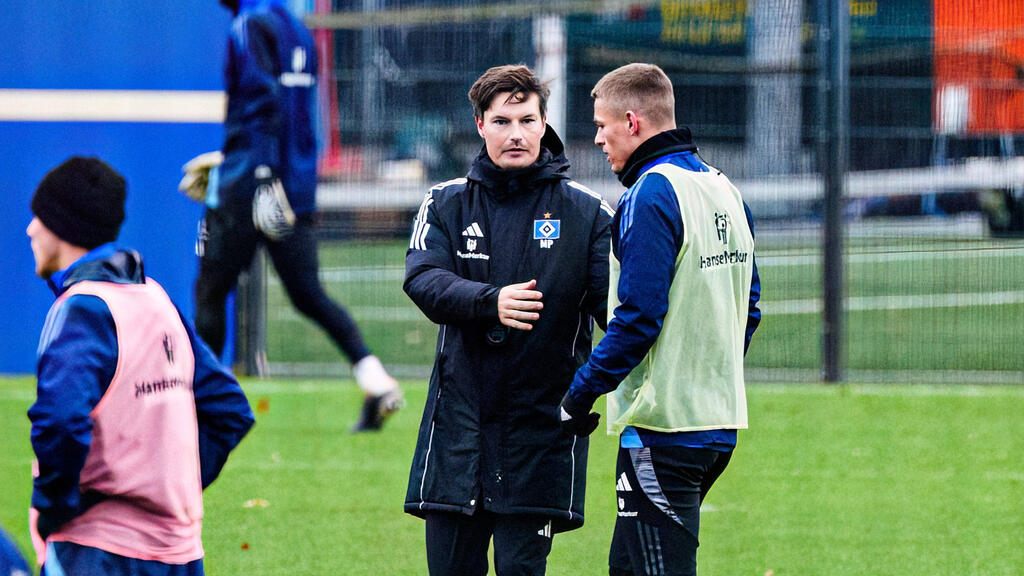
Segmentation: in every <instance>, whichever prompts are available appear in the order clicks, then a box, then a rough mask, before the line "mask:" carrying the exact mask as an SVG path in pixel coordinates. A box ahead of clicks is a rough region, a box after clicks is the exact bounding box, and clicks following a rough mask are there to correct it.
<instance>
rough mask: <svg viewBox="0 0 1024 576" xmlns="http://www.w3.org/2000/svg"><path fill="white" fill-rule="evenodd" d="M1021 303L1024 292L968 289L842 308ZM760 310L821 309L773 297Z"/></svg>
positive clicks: (866, 299) (861, 299)
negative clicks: (966, 291) (953, 292)
mask: <svg viewBox="0 0 1024 576" xmlns="http://www.w3.org/2000/svg"><path fill="white" fill-rule="evenodd" d="M1021 303H1024V291H1013V292H968V293H963V294H913V295H899V296H850V297H847V298H846V299H844V300H843V307H844V308H845V309H846V310H847V311H850V312H865V311H872V310H914V309H920V308H969V307H972V306H1001V305H1004V304H1021ZM759 307H760V308H761V311H762V312H763V313H764V314H765V315H766V316H767V315H769V314H772V315H777V316H782V315H786V314H817V313H820V312H821V310H822V301H821V300H820V299H818V298H809V299H804V300H777V301H771V300H769V301H766V302H761V303H760V304H759Z"/></svg>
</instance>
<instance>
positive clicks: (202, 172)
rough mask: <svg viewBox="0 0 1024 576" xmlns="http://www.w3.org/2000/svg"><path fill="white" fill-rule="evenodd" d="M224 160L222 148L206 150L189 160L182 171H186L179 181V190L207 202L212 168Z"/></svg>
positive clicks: (191, 197)
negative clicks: (211, 150)
mask: <svg viewBox="0 0 1024 576" xmlns="http://www.w3.org/2000/svg"><path fill="white" fill-rule="evenodd" d="M223 161H224V154H222V153H221V151H220V150H214V151H213V152H206V153H204V154H200V155H199V156H196V157H195V158H193V159H191V160H189V161H188V162H187V163H186V164H185V165H184V166H182V167H181V171H182V172H184V173H185V176H184V177H182V179H181V182H178V190H180V191H181V192H182V193H184V194H185V196H188V197H189V199H191V200H195V201H196V202H199V203H200V204H203V203H205V202H206V192H207V190H206V188H207V185H208V184H209V183H210V170H213V169H214V168H215V167H217V166H220V164H221V162H223Z"/></svg>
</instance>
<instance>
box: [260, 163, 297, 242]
mask: <svg viewBox="0 0 1024 576" xmlns="http://www.w3.org/2000/svg"><path fill="white" fill-rule="evenodd" d="M255 176H256V194H255V195H254V196H253V199H252V223H253V225H254V226H256V229H257V230H259V231H260V232H262V233H263V235H264V236H266V237H267V239H268V240H271V241H273V242H278V241H281V240H284V239H285V238H287V237H288V235H289V234H291V233H292V228H293V227H294V226H295V212H292V207H291V204H289V203H288V195H287V194H285V191H284V185H283V184H281V179H280V178H278V177H276V176H274V173H273V172H272V171H271V170H270V167H269V166H264V165H260V166H257V167H256V172H255Z"/></svg>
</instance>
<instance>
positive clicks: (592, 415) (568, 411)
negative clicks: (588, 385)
mask: <svg viewBox="0 0 1024 576" xmlns="http://www.w3.org/2000/svg"><path fill="white" fill-rule="evenodd" d="M593 407H594V401H593V400H591V401H589V402H588V401H585V400H582V401H581V400H575V399H574V398H573V397H572V396H570V395H569V393H568V392H566V393H565V396H564V397H562V404H561V405H560V406H559V407H558V415H559V421H560V422H561V424H562V430H563V431H564V432H567V433H569V434H575V435H576V436H580V437H583V436H590V433H591V432H593V431H594V430H595V429H597V423H598V421H599V420H600V419H601V415H600V414H598V413H597V412H591V411H590V409H591V408H593Z"/></svg>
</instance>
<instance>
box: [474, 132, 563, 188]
mask: <svg viewBox="0 0 1024 576" xmlns="http://www.w3.org/2000/svg"><path fill="white" fill-rule="evenodd" d="M568 171H569V160H568V158H566V157H565V146H564V145H563V144H562V140H561V139H560V138H559V137H558V134H556V133H555V131H554V129H552V128H551V126H548V127H547V130H545V131H544V136H542V137H541V140H540V155H539V156H538V157H537V161H536V162H534V163H533V164H531V165H530V166H527V167H526V168H520V169H517V170H504V169H502V168H499V167H498V166H497V165H496V164H495V163H494V161H493V160H491V158H490V156H488V155H487V146H486V145H484V146H483V147H482V148H481V149H480V153H479V154H477V157H476V159H475V160H473V165H472V166H471V167H470V168H469V173H468V174H466V178H467V179H469V180H472V181H474V182H477V183H479V184H480V186H482V187H483V188H484V189H485V190H487V191H488V192H490V193H491V194H493V195H494V197H495V199H497V200H498V201H502V200H504V199H506V198H509V197H512V196H515V195H518V194H521V193H524V192H530V191H532V190H533V189H534V188H535V187H536V183H538V182H541V181H544V180H564V179H568V178H569V175H568Z"/></svg>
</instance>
